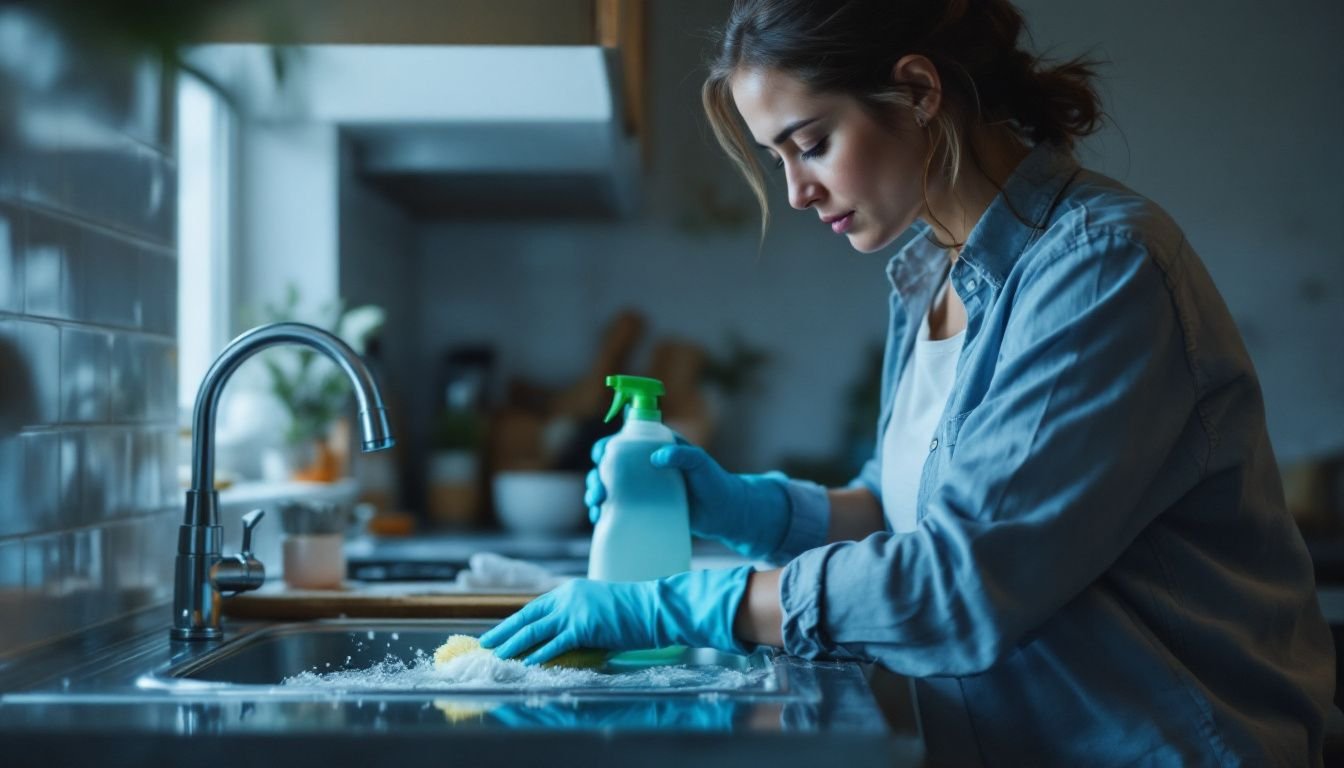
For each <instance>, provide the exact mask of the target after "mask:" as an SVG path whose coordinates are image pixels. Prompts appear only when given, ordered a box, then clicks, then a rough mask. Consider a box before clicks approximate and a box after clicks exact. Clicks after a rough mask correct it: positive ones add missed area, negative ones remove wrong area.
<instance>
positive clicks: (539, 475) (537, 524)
mask: <svg viewBox="0 0 1344 768" xmlns="http://www.w3.org/2000/svg"><path fill="white" fill-rule="evenodd" d="M583 479H584V475H583V473H582V472H543V471H540V470H535V471H534V470H506V471H502V472H496V473H495V476H494V480H493V484H492V488H493V490H494V496H495V512H497V513H498V514H499V521H500V522H501V523H503V524H504V527H505V528H508V529H509V530H511V531H516V532H518V533H566V532H569V531H572V530H575V529H577V528H578V527H579V526H580V525H581V524H582V523H583V522H584V521H585V520H587V519H588V510H587V508H586V507H584V506H583V491H584V484H583Z"/></svg>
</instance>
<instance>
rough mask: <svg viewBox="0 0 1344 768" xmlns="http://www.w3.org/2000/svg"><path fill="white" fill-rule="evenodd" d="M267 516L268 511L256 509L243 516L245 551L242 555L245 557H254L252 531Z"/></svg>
mask: <svg viewBox="0 0 1344 768" xmlns="http://www.w3.org/2000/svg"><path fill="white" fill-rule="evenodd" d="M265 516H266V510H264V509H254V510H252V511H251V512H248V513H247V514H246V515H243V551H242V552H241V553H240V554H242V556H243V557H251V555H252V529H253V528H256V527H257V523H260V522H261V518H263V517H265Z"/></svg>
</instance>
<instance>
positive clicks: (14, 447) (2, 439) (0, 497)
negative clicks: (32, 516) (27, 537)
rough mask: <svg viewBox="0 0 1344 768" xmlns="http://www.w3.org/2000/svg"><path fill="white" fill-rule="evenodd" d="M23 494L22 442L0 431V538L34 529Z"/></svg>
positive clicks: (13, 435)
mask: <svg viewBox="0 0 1344 768" xmlns="http://www.w3.org/2000/svg"><path fill="white" fill-rule="evenodd" d="M25 507H26V504H25V500H24V497H23V441H22V440H21V439H20V437H19V436H18V435H17V434H13V433H11V434H3V433H0V537H4V536H14V535H17V534H21V533H27V532H28V531H30V530H33V525H34V524H35V523H34V522H32V521H30V520H29V519H28V515H27V509H25Z"/></svg>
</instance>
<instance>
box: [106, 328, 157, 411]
mask: <svg viewBox="0 0 1344 768" xmlns="http://www.w3.org/2000/svg"><path fill="white" fill-rule="evenodd" d="M147 345H148V341H147V340H146V339H145V338H143V337H141V336H132V335H129V334H119V335H116V336H113V337H112V367H111V369H110V370H109V371H108V408H109V410H110V412H111V413H113V414H116V415H117V416H118V417H119V418H120V419H121V420H122V421H144V420H145V419H146V418H148V416H149V407H148V402H149V380H148V374H147V370H146V368H147V367H148V365H149V363H150V361H149V360H148V359H147V357H146V348H147Z"/></svg>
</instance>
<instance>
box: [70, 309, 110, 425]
mask: <svg viewBox="0 0 1344 768" xmlns="http://www.w3.org/2000/svg"><path fill="white" fill-rule="evenodd" d="M111 356H112V345H111V336H109V335H108V334H107V333H104V332H101V331H86V330H83V329H79V328H69V327H67V328H62V329H61V421H62V422H64V423H67V424H68V423H72V422H85V423H89V422H104V421H107V418H108V412H107V403H108V397H107V385H108V367H109V365H110V362H111Z"/></svg>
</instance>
